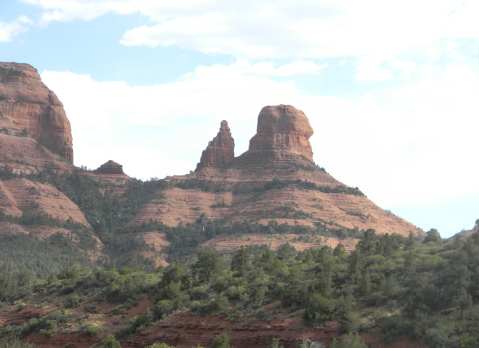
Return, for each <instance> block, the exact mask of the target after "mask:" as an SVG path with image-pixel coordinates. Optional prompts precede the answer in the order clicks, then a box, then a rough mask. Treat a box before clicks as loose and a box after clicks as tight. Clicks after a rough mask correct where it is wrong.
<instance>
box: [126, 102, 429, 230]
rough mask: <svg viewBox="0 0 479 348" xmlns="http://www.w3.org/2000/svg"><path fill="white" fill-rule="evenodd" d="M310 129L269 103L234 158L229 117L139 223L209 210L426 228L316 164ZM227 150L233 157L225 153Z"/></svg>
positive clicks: (287, 220) (282, 220)
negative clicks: (246, 143) (188, 169)
mask: <svg viewBox="0 0 479 348" xmlns="http://www.w3.org/2000/svg"><path fill="white" fill-rule="evenodd" d="M312 134H313V130H312V128H311V126H310V124H309V121H308V118H307V117H306V115H305V114H304V113H303V112H302V111H299V110H297V109H295V108H294V107H292V106H287V105H278V106H267V107H265V108H263V110H262V111H261V113H260V115H259V119H258V128H257V134H256V135H255V136H254V137H253V138H252V139H251V141H250V147H249V150H248V151H247V152H246V153H244V154H243V155H241V156H239V157H237V158H235V159H233V160H231V158H232V155H233V149H232V145H233V140H232V138H231V137H230V131H229V128H228V127H227V124H226V123H223V125H222V128H221V130H220V132H219V134H218V136H217V137H216V138H215V139H214V140H213V141H212V142H211V143H210V145H209V146H208V148H207V149H206V150H205V151H204V152H203V156H202V161H201V163H200V165H199V166H198V169H197V171H196V172H195V173H192V174H189V175H185V176H176V177H170V178H168V181H169V182H170V187H169V188H167V189H162V190H159V191H158V192H157V194H156V195H155V197H154V198H153V199H152V200H151V201H150V202H148V203H147V204H146V205H144V206H143V207H142V209H141V210H140V211H139V213H138V214H137V216H136V219H135V223H136V224H142V223H148V222H150V221H156V222H161V223H163V224H165V225H169V226H177V225H180V224H188V223H194V222H195V221H197V220H198V218H199V217H202V216H203V217H207V218H208V219H211V220H223V221H230V222H242V221H248V222H250V223H258V224H263V225H267V224H269V223H273V224H282V225H292V226H306V227H311V228H315V226H317V225H322V226H325V227H327V228H329V229H334V230H367V229H374V230H376V231H377V232H378V233H380V234H384V233H397V234H401V235H403V236H408V235H409V233H413V234H421V233H422V232H421V231H420V230H419V229H418V228H417V227H416V226H414V225H412V224H410V223H409V222H407V221H405V220H403V219H401V218H399V217H397V216H395V215H394V214H392V213H390V212H387V211H385V210H383V209H381V208H380V207H378V206H377V205H375V204H374V203H373V202H371V201H370V200H369V199H368V198H367V197H366V196H365V195H364V194H362V193H361V192H360V191H359V190H357V189H353V188H351V187H348V186H346V185H344V184H343V183H341V182H339V181H338V180H336V179H335V178H333V177H332V176H331V175H330V174H328V173H327V172H326V171H324V170H323V169H320V168H319V167H317V166H316V164H315V163H314V161H313V151H312V148H311V144H310V142H309V139H310V137H311V136H312ZM225 144H229V146H225ZM226 148H227V149H229V152H228V156H224V154H225V153H226V152H225V149H226ZM225 158H226V160H225ZM228 162H229V163H230V164H229V165H228ZM218 168H220V170H218Z"/></svg>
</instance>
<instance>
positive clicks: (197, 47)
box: [0, 0, 479, 237]
mask: <svg viewBox="0 0 479 348" xmlns="http://www.w3.org/2000/svg"><path fill="white" fill-rule="evenodd" d="M478 16H479V1H477V0H421V1H417V0H402V1H396V0H362V1H357V0H263V1H257V0H256V1H254V0H242V1H237V0H181V1H177V0H1V1H0V60H1V61H15V62H23V63H29V64H31V65H33V66H35V67H36V68H37V69H38V70H39V72H40V73H41V76H42V79H43V81H44V82H45V83H46V84H47V85H48V86H49V88H51V89H52V90H54V91H55V93H56V94H57V95H58V96H59V97H60V99H61V100H62V102H63V103H64V106H65V109H66V112H67V115H68V117H69V119H70V121H71V123H72V127H73V137H74V151H75V164H76V165H78V166H80V165H82V166H87V167H88V168H96V167H98V166H99V165H100V164H102V163H103V162H105V161H106V160H109V159H112V160H115V161H117V162H120V163H122V164H123V166H124V169H125V171H126V172H127V174H129V175H131V176H134V177H137V178H142V179H149V178H163V177H165V176H167V175H174V174H184V173H188V172H189V171H190V170H193V169H194V168H195V165H196V163H197V162H198V161H199V157H200V155H201V151H202V150H203V149H204V148H205V147H206V145H207V143H208V141H209V140H211V139H212V138H213V136H214V135H215V134H216V133H217V131H218V129H219V124H220V121H221V120H223V119H225V120H228V122H229V123H230V127H231V129H232V133H233V137H234V138H235V142H236V154H237V155H239V154H241V153H242V152H244V151H246V150H247V146H248V142H249V139H250V138H251V137H252V136H253V135H254V133H255V129H256V120H257V116H258V113H259V111H260V110H261V108H262V107H263V106H265V105H274V104H292V105H294V106H296V107H297V108H299V109H301V110H303V111H304V112H305V113H306V114H307V115H308V117H309V119H310V121H311V124H312V126H313V128H314V129H315V135H314V136H313V137H312V139H311V142H312V145H313V150H314V153H315V155H314V158H315V161H316V163H318V164H319V165H320V166H322V167H325V168H326V169H327V171H328V172H329V173H331V174H332V175H333V176H335V177H336V178H337V179H339V180H341V181H343V182H344V183H346V184H348V185H350V186H355V187H356V186H357V187H359V188H361V190H362V191H363V192H365V193H366V195H367V196H368V197H369V198H371V199H372V200H373V201H374V202H376V203H377V204H378V205H380V206H381V207H383V208H385V209H389V210H391V211H393V212H394V213H396V214H398V215H400V216H401V217H403V218H405V219H407V220H409V221H411V222H413V223H415V224H416V225H418V226H419V227H421V228H423V229H425V230H428V229H430V228H437V229H438V230H439V231H440V232H441V234H442V235H443V236H444V237H447V236H451V235H452V234H454V233H456V232H459V231H461V230H462V229H468V228H471V227H472V226H473V225H474V222H475V221H476V219H478V218H479V211H478V210H479V209H478V208H477V207H479V180H478V179H479V161H478V143H479V142H478V139H479V136H478V133H479V21H478V20H477V18H478Z"/></svg>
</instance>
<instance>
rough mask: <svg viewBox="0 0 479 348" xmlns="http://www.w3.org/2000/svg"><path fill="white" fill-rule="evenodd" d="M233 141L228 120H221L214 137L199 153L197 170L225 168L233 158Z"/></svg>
mask: <svg viewBox="0 0 479 348" xmlns="http://www.w3.org/2000/svg"><path fill="white" fill-rule="evenodd" d="M234 155H235V142H234V139H233V137H232V136H231V131H230V127H229V126H228V122H226V121H222V122H221V127H220V130H219V132H218V134H217V135H216V137H215V138H214V139H213V140H212V141H210V143H209V144H208V147H207V148H206V150H204V151H203V153H202V155H201V160H200V163H198V166H197V167H196V171H197V172H199V171H201V170H202V169H204V168H220V169H221V168H222V169H225V168H227V167H228V166H229V165H230V164H231V162H232V161H233V159H234Z"/></svg>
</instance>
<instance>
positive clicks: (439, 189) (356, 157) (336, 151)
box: [42, 63, 479, 207]
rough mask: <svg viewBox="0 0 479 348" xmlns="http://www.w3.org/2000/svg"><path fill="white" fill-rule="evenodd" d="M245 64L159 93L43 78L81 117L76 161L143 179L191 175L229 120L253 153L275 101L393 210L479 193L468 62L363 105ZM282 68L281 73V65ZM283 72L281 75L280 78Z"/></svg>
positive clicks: (352, 179) (336, 171)
mask: <svg viewBox="0 0 479 348" xmlns="http://www.w3.org/2000/svg"><path fill="white" fill-rule="evenodd" d="M255 69H258V68H257V67H256V66H250V67H249V69H245V65H242V63H234V64H231V65H215V66H204V67H200V68H198V69H196V70H195V71H194V72H192V73H190V74H187V75H185V76H183V77H182V78H180V79H178V80H177V81H174V82H171V83H165V84H159V85H152V86H132V85H129V84H127V83H124V82H99V81H95V80H94V79H92V78H91V77H89V76H85V75H77V74H74V73H71V72H53V71H46V72H44V73H43V74H42V77H43V78H44V80H45V81H46V83H47V84H48V85H49V86H50V87H51V88H52V89H54V90H55V91H57V93H58V94H59V96H60V98H61V99H62V100H63V102H64V104H65V107H66V110H67V113H68V115H69V117H70V119H71V121H72V125H73V130H74V139H75V153H76V163H77V164H78V165H80V164H86V165H88V166H90V167H96V166H98V165H99V164H101V163H102V162H103V161H106V160H107V159H110V158H111V159H115V160H118V161H120V162H122V163H123V164H124V165H125V168H126V170H127V172H128V173H129V174H131V175H135V176H140V177H143V178H145V177H150V176H157V177H162V176H165V175H171V174H181V173H186V172H188V170H191V169H194V166H195V164H196V162H197V161H198V159H199V156H200V154H201V151H202V150H203V148H204V147H205V146H206V144H207V143H208V141H209V140H210V139H211V138H212V137H213V136H214V135H215V134H216V132H217V129H218V126H219V122H220V120H222V119H227V120H228V121H230V124H231V128H232V131H233V135H234V137H235V140H236V142H237V144H238V147H237V154H238V155H239V153H240V152H242V151H244V150H246V148H247V143H248V140H249V138H250V137H251V136H252V135H253V134H254V132H255V127H256V117H257V114H258V112H259V110H260V109H261V107H262V106H264V105H266V104H279V103H288V104H293V105H295V106H297V107H299V108H301V109H303V110H304V111H305V112H306V113H307V115H309V118H310V120H311V123H312V124H313V126H314V129H315V131H316V134H315V136H314V137H313V139H312V143H313V147H314V150H315V158H316V161H317V162H318V163H319V164H320V165H323V166H325V167H326V168H327V169H328V170H329V171H330V172H331V173H332V174H333V175H335V176H336V177H338V178H339V179H341V180H343V181H344V182H346V183H347V184H350V185H354V186H359V187H361V188H362V189H363V190H364V191H365V192H366V193H367V194H368V195H369V196H370V197H371V198H373V200H375V201H377V202H378V203H380V204H381V205H382V206H385V207H395V206H401V205H404V204H408V202H409V203H410V202H414V203H415V204H430V203H437V202H441V201H446V200H448V199H457V198H458V197H461V196H465V195H471V194H479V182H478V180H477V175H478V173H479V163H478V162H477V161H476V160H475V158H476V157H477V154H476V152H477V151H476V150H477V129H479V119H478V118H477V115H478V114H479V105H478V104H477V95H476V91H477V90H479V73H478V71H477V70H475V69H471V68H469V67H467V66H465V65H460V64H456V65H450V66H447V67H446V68H445V69H443V70H440V71H439V70H438V71H430V72H428V73H427V75H425V76H423V78H422V79H421V80H418V81H416V82H414V83H408V84H406V85H403V86H401V87H394V88H390V89H387V90H382V91H379V92H370V93H367V94H364V95H362V96H360V97H357V98H349V99H346V98H340V97H325V96H321V95H310V94H308V95H306V94H305V93H303V91H302V90H301V89H300V88H298V86H296V85H295V84H294V83H292V82H281V81H275V80H273V79H271V76H270V75H269V71H270V67H268V66H267V68H266V69H265V71H266V72H267V73H265V74H261V73H258V72H256V73H254V74H252V73H251V71H255ZM276 70H281V68H276ZM273 75H274V74H273Z"/></svg>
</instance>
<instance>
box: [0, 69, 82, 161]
mask: <svg viewBox="0 0 479 348" xmlns="http://www.w3.org/2000/svg"><path fill="white" fill-rule="evenodd" d="M0 147H1V149H2V151H1V152H2V153H3V155H5V156H7V157H5V158H3V157H4V156H3V155H2V158H1V160H2V163H4V164H5V163H7V164H10V165H12V166H13V167H14V168H13V169H16V167H18V168H19V169H20V170H21V169H22V168H23V167H25V166H26V167H28V166H29V165H30V166H32V167H37V168H38V167H41V166H42V165H44V163H43V162H50V163H54V162H55V161H64V162H65V163H66V164H72V163H73V141H72V134H71V127H70V122H69V120H68V118H67V117H66V115H65V111H64V110H63V105H62V103H61V102H60V101H59V99H58V98H57V96H56V95H55V94H54V93H53V92H52V91H51V90H49V89H48V88H47V87H46V86H45V84H43V82H42V81H41V78H40V75H39V74H38V72H37V70H35V69H34V68H33V67H31V66H30V65H27V64H17V63H0ZM14 148H16V149H17V150H18V151H20V152H21V156H20V157H19V158H18V159H17V162H18V163H17V165H14V164H13V163H14V162H15V159H12V158H10V157H8V155H9V154H11V152H10V151H9V149H14ZM42 160H43V161H42Z"/></svg>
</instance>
